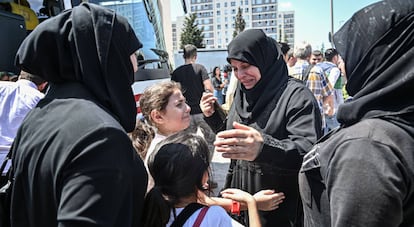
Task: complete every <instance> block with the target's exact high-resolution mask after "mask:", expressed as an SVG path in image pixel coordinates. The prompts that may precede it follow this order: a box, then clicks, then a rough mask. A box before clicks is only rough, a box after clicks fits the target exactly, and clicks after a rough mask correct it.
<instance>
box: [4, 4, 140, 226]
mask: <svg viewBox="0 0 414 227" xmlns="http://www.w3.org/2000/svg"><path fill="white" fill-rule="evenodd" d="M140 47H142V44H141V43H140V42H139V40H138V39H137V37H136V35H135V33H134V30H133V29H132V27H131V26H130V24H129V23H128V21H127V19H126V18H124V17H122V16H119V15H117V14H116V13H115V12H114V11H112V10H109V9H107V8H104V7H102V6H98V5H95V4H89V3H82V4H80V5H79V6H76V7H74V8H72V9H69V10H66V11H64V12H62V13H60V14H59V15H57V16H55V17H53V18H51V19H48V20H45V21H44V22H42V23H41V24H40V25H39V26H37V27H36V28H35V29H34V30H33V32H31V33H30V34H29V35H28V36H27V37H26V39H25V40H24V41H23V43H22V44H21V46H20V48H19V50H18V51H17V54H16V66H17V67H19V68H21V69H23V70H24V71H27V72H29V73H32V74H35V75H41V76H42V78H43V79H45V80H46V81H48V82H49V85H50V86H49V89H48V91H47V93H46V95H45V97H44V98H43V99H42V100H41V101H40V102H39V103H38V104H37V106H36V107H35V108H33V109H32V110H31V111H30V112H29V114H28V115H27V116H26V118H25V119H24V121H23V123H22V125H21V127H20V129H19V131H18V132H17V136H16V138H15V140H14V143H13V145H12V149H11V151H12V163H13V164H12V170H13V172H14V182H13V186H12V191H11V204H12V206H11V226H42V227H52V226H141V225H140V220H141V214H142V209H143V204H144V196H145V192H146V188H147V173H146V171H145V167H144V164H143V162H142V160H141V159H140V158H139V156H138V155H137V153H136V152H135V150H134V147H133V146H132V143H131V140H130V139H129V137H128V135H127V132H131V131H132V130H133V129H134V127H135V119H136V103H135V100H134V95H133V92H132V88H131V85H132V83H133V82H134V81H133V78H134V71H136V70H137V69H138V66H137V60H136V56H135V51H137V50H138V49H139V48H140Z"/></svg>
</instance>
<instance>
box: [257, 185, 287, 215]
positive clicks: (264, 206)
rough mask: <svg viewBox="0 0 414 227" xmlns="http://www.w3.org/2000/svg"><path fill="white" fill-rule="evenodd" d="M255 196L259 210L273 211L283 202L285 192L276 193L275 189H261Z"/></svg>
mask: <svg viewBox="0 0 414 227" xmlns="http://www.w3.org/2000/svg"><path fill="white" fill-rule="evenodd" d="M253 197H254V199H255V200H256V203H257V208H258V209H259V210H263V211H271V210H274V209H277V208H279V204H281V203H282V202H283V199H284V198H285V194H283V192H278V193H276V192H275V191H274V190H261V191H259V192H257V193H256V194H254V195H253Z"/></svg>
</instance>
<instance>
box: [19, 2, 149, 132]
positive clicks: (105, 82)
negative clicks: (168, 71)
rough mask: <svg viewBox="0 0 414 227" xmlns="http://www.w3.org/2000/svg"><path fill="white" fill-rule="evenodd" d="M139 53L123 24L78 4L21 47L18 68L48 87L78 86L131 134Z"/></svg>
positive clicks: (102, 11) (122, 20)
mask: <svg viewBox="0 0 414 227" xmlns="http://www.w3.org/2000/svg"><path fill="white" fill-rule="evenodd" d="M141 47H142V44H141V43H140V42H139V40H138V39H137V37H136V36H135V33H134V31H133V30H132V28H131V26H130V25H129V23H128V22H127V20H126V19H125V18H123V17H121V16H119V15H116V14H115V12H114V11H112V10H109V9H106V8H104V7H101V6H98V5H94V4H88V3H82V4H81V5H79V6H77V7H74V8H73V9H71V10H68V11H64V12H63V13H61V14H59V15H58V16H56V17H53V18H50V19H48V20H46V21H44V22H42V23H41V24H40V25H39V26H38V27H37V28H36V29H35V30H34V31H33V32H32V33H31V34H30V35H29V36H28V37H27V38H26V39H25V40H24V41H23V43H22V45H21V46H20V48H19V50H18V52H17V55H16V65H17V66H19V67H20V68H21V69H23V70H25V71H28V72H30V73H33V74H36V75H39V76H41V77H43V78H44V79H46V80H47V81H49V82H51V84H52V86H53V83H65V82H69V81H77V82H80V83H82V84H83V85H84V86H85V87H86V88H87V89H88V90H90V91H91V92H92V93H93V94H94V95H95V97H96V98H97V100H98V101H99V102H100V104H101V105H103V106H104V107H105V108H107V109H108V110H109V111H110V112H111V113H112V114H113V115H114V116H115V117H116V118H117V119H118V121H119V122H120V123H121V125H122V126H123V127H124V129H125V130H126V131H127V132H129V131H132V130H133V129H134V127H135V118H136V103H135V100H134V97H133V92H132V88H131V85H132V83H133V75H134V72H133V66H132V64H131V62H130V55H131V54H133V53H134V52H135V51H136V50H138V49H139V48H141Z"/></svg>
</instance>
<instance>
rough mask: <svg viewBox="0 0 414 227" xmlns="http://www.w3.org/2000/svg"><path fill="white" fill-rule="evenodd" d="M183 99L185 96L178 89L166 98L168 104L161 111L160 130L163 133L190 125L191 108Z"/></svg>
mask: <svg viewBox="0 0 414 227" xmlns="http://www.w3.org/2000/svg"><path fill="white" fill-rule="evenodd" d="M185 101H186V100H185V97H184V96H183V94H182V93H181V91H180V90H175V91H174V93H173V94H172V95H171V96H170V98H169V99H168V104H167V106H166V108H165V110H164V111H163V112H162V113H161V115H163V116H162V117H163V122H164V123H163V124H162V127H163V129H161V131H164V132H163V133H164V134H168V135H169V134H173V133H176V132H179V131H182V130H184V129H186V128H188V126H190V119H191V118H190V110H191V108H190V106H188V105H187V103H186V102H185Z"/></svg>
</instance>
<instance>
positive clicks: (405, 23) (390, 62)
mask: <svg viewBox="0 0 414 227" xmlns="http://www.w3.org/2000/svg"><path fill="white" fill-rule="evenodd" d="M334 43H335V45H336V48H337V50H338V52H339V54H340V55H341V56H342V57H343V59H344V60H345V68H346V71H347V77H348V83H347V85H346V89H347V91H348V93H349V94H350V95H351V96H353V98H354V99H353V101H351V102H349V103H345V104H343V105H341V106H340V107H339V111H338V116H337V117H338V120H339V121H340V122H341V123H343V124H345V125H351V124H354V123H356V122H358V121H359V120H361V119H365V118H387V119H392V120H393V121H396V122H400V123H402V125H404V124H406V123H409V124H413V123H412V121H413V120H414V117H413V113H414V107H413V106H414V105H413V104H414V98H413V97H414V48H413V47H414V1H412V0H389V1H381V2H378V3H374V4H372V5H370V6H368V7H365V8H364V9H362V10H360V11H358V12H357V13H355V14H354V15H353V16H352V18H351V19H350V20H349V21H347V22H346V24H344V26H343V27H342V28H341V29H340V30H339V31H338V32H337V33H336V34H335V35H334Z"/></svg>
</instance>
